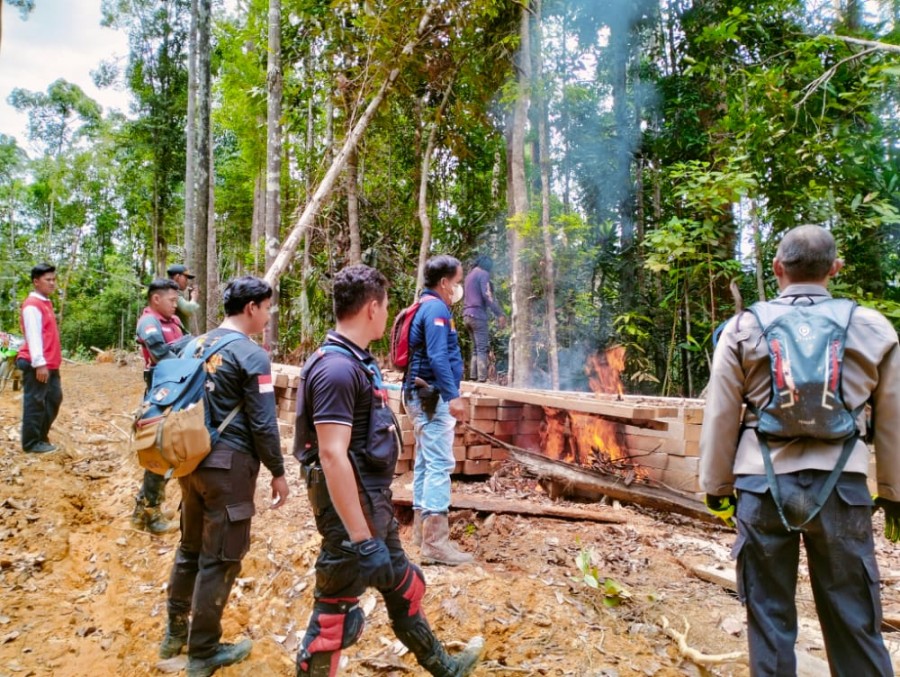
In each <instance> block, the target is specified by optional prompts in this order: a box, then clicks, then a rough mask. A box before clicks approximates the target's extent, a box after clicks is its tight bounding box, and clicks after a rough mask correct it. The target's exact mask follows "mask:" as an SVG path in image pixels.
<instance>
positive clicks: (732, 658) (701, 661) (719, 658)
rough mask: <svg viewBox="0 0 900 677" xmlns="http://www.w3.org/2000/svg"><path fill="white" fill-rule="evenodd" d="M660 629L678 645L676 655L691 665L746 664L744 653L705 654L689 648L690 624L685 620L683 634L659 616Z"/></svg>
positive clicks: (666, 619) (663, 617)
mask: <svg viewBox="0 0 900 677" xmlns="http://www.w3.org/2000/svg"><path fill="white" fill-rule="evenodd" d="M659 624H660V627H661V628H662V631H663V632H664V633H666V634H667V635H668V636H669V637H671V638H672V639H674V640H675V642H676V644H677V645H678V653H679V654H681V655H682V656H683V657H684V658H686V659H688V660H689V661H691V662H692V663H696V664H697V665H720V664H722V663H747V652H746V651H735V652H733V653H720V654H706V653H703V652H702V651H698V650H697V649H694V648H692V647H690V646H688V643H687V635H688V633H689V632H690V631H691V624H690V623H688V620H687V618H685V619H684V632H683V633H682V632H678V630H676V629H675V628H673V627H671V626H670V625H669V619H668V618H666V617H665V616H660V619H659Z"/></svg>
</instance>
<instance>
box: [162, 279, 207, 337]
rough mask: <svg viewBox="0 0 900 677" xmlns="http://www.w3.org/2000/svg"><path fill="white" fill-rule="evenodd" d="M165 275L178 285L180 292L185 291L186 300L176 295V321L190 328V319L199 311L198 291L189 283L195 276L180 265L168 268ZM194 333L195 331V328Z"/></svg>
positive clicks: (182, 296) (180, 295)
mask: <svg viewBox="0 0 900 677" xmlns="http://www.w3.org/2000/svg"><path fill="white" fill-rule="evenodd" d="M166 275H168V276H169V279H170V280H172V281H173V282H175V284H177V285H178V289H179V290H180V291H181V292H185V291H186V292H187V294H188V296H187V298H185V296H184V295H183V294H179V295H178V310H177V314H178V319H179V320H181V324H182V325H184V326H185V327H190V326H191V318H192V317H193V316H194V315H196V314H197V311H198V310H200V304H199V303H198V302H197V299H198V298H199V297H200V290H199V289H197V288H196V287H194V286H193V285H191V281H192V280H193V279H194V277H195V276H194V274H193V273H192V272H191V271H190V270H188V268H187V266H184V265H182V264H180V263H177V264H175V265H172V266H169V269H168V270H167V271H166ZM194 331H196V328H195V329H194Z"/></svg>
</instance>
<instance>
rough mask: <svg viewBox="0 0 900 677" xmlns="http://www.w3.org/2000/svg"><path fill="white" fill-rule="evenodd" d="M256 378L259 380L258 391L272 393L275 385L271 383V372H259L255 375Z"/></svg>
mask: <svg viewBox="0 0 900 677" xmlns="http://www.w3.org/2000/svg"><path fill="white" fill-rule="evenodd" d="M257 380H258V382H259V392H261V393H274V392H275V386H274V384H273V383H272V375H271V374H260V375H259V376H257Z"/></svg>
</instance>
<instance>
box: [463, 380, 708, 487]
mask: <svg viewBox="0 0 900 677" xmlns="http://www.w3.org/2000/svg"><path fill="white" fill-rule="evenodd" d="M464 390H465V391H467V392H468V393H469V394H470V395H471V396H472V397H485V396H491V397H496V398H502V401H503V402H505V403H508V404H507V406H509V405H512V404H513V403H516V402H518V403H520V404H521V405H522V407H523V411H528V409H526V408H527V407H533V408H537V409H540V410H544V409H547V410H556V411H566V412H568V415H569V417H570V427H571V429H572V430H578V429H580V428H582V427H584V425H585V423H586V422H588V421H590V420H591V419H592V418H601V419H606V420H608V421H612V422H614V423H616V430H617V438H618V439H619V441H620V443H621V444H622V445H623V446H624V449H625V452H626V454H627V456H628V457H629V458H630V459H631V462H632V463H633V464H634V465H635V466H638V467H639V468H641V470H642V471H643V476H645V477H646V478H647V479H648V480H650V482H651V483H652V484H656V485H657V486H664V487H667V488H669V489H674V490H676V491H678V492H679V493H682V494H687V495H690V496H692V497H695V498H699V499H702V493H701V491H700V485H699V471H700V458H699V457H700V428H701V425H702V423H703V407H704V402H703V400H689V399H682V398H663V397H641V396H629V395H624V396H614V395H598V394H594V393H581V392H569V391H566V392H563V391H548V390H533V389H520V388H507V387H502V386H495V385H490V384H480V383H479V384H475V383H468V384H464ZM541 418H542V417H541ZM524 423H525V421H524V420H523V421H520V425H522V424H524ZM476 427H477V426H476ZM526 428H527V424H526ZM538 428H539V429H540V426H538ZM528 429H529V430H530V428H528ZM523 432H524V431H523ZM504 441H508V442H510V443H512V444H514V445H516V446H518V447H521V448H523V449H526V450H529V451H534V452H537V453H543V452H544V450H543V449H541V448H540V435H537V436H535V437H529V436H528V435H527V434H518V435H516V436H515V438H514V439H512V440H508V439H504Z"/></svg>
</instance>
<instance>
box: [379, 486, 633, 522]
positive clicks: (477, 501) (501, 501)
mask: <svg viewBox="0 0 900 677" xmlns="http://www.w3.org/2000/svg"><path fill="white" fill-rule="evenodd" d="M392 493H393V497H394V504H395V505H403V506H411V505H412V493H410V492H409V491H407V490H406V489H394V490H392ZM450 507H451V508H456V509H458V510H477V511H479V512H493V513H510V514H515V515H533V516H535V517H553V518H556V519H566V520H576V521H584V522H606V523H612V524H624V523H625V522H626V521H628V516H627V515H620V514H617V513H615V512H613V510H612V509H608V508H601V509H599V510H586V509H583V508H568V507H563V506H558V505H541V504H540V503H535V502H534V501H527V500H518V499H510V498H500V497H497V496H493V497H492V496H469V495H466V494H456V493H453V494H451V495H450Z"/></svg>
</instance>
